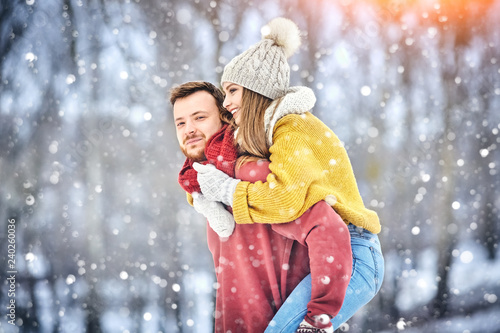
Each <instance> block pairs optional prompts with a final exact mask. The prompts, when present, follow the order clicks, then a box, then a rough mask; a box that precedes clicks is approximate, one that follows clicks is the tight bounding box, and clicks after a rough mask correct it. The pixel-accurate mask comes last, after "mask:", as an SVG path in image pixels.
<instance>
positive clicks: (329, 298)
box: [207, 162, 352, 333]
mask: <svg viewBox="0 0 500 333" xmlns="http://www.w3.org/2000/svg"><path fill="white" fill-rule="evenodd" d="M268 165H269V163H268V162H267V163H262V162H248V163H246V164H244V165H243V166H242V167H241V168H240V169H238V170H236V178H239V179H242V180H246V181H250V182H256V181H265V178H266V176H267V174H268V173H269V168H268ZM207 229H208V232H207V234H208V246H209V249H210V251H211V252H212V255H213V258H214V264H215V272H216V275H217V282H218V284H217V286H218V289H217V296H216V311H215V332H224V333H225V332H227V331H229V330H230V331H231V332H233V333H240V332H251V333H262V332H264V330H265V329H266V327H267V326H268V323H269V322H270V321H271V319H272V318H273V317H274V314H275V313H276V312H277V311H278V309H279V308H280V306H281V305H282V304H283V302H284V301H285V299H286V298H287V297H288V295H289V294H290V293H291V292H292V290H293V289H294V288H295V286H297V284H298V283H299V282H300V281H301V280H302V279H303V278H304V277H306V276H307V274H309V273H312V274H311V277H312V297H311V301H310V302H309V304H308V318H307V319H308V321H310V322H311V323H313V321H312V317H313V316H314V315H319V314H323V313H326V314H329V315H331V316H335V315H336V314H337V313H338V312H339V310H340V307H341V305H342V302H343V300H344V296H345V290H346V288H347V284H348V283H349V280H350V277H351V270H352V252H351V246H350V236H349V232H348V230H347V227H346V225H345V223H344V222H343V221H342V219H341V218H340V216H339V215H338V214H337V213H335V211H334V210H333V209H332V207H331V206H329V205H328V204H327V203H326V202H324V201H321V202H318V203H317V204H315V205H314V206H313V207H311V208H310V209H309V210H308V211H307V212H305V213H304V214H303V215H302V216H301V217H300V218H299V219H297V220H295V221H293V222H290V223H282V224H272V225H271V224H251V225H248V224H245V225H241V224H240V225H236V228H235V230H234V233H233V234H232V235H231V236H230V237H228V238H219V236H218V235H217V234H216V233H215V232H214V231H213V230H212V229H211V228H210V227H208V226H207Z"/></svg>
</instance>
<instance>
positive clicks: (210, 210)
mask: <svg viewBox="0 0 500 333" xmlns="http://www.w3.org/2000/svg"><path fill="white" fill-rule="evenodd" d="M193 207H194V209H196V211H197V212H198V213H200V214H202V215H203V216H205V217H206V218H207V220H208V224H209V225H210V227H211V228H212V229H213V231H215V232H216V233H217V235H219V237H229V236H231V234H232V233H233V231H234V226H235V223H234V218H233V215H232V214H231V213H230V212H228V211H227V210H226V208H225V207H224V205H223V204H222V203H220V202H217V201H209V200H207V199H206V198H204V197H203V195H201V194H199V193H196V192H195V193H193Z"/></svg>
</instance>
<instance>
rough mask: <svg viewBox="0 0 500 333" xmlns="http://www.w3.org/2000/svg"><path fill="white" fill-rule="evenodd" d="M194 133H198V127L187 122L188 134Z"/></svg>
mask: <svg viewBox="0 0 500 333" xmlns="http://www.w3.org/2000/svg"><path fill="white" fill-rule="evenodd" d="M194 132H196V127H195V126H194V124H193V123H192V122H190V121H188V122H186V134H187V135H190V134H193V133H194Z"/></svg>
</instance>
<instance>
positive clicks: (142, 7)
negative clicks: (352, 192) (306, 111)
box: [0, 0, 500, 333]
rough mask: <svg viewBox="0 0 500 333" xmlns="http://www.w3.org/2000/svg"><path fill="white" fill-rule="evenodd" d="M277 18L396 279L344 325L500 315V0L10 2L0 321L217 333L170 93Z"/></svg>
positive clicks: (1, 117)
mask: <svg viewBox="0 0 500 333" xmlns="http://www.w3.org/2000/svg"><path fill="white" fill-rule="evenodd" d="M276 16H286V17H289V18H291V19H293V20H294V21H296V22H297V24H298V25H299V27H300V28H301V30H302V31H303V32H304V33H305V38H304V43H303V45H302V47H301V51H300V53H298V54H297V55H294V56H293V57H292V58H291V59H290V64H291V68H292V84H294V85H298V84H300V85H306V86H309V87H310V88H312V89H313V90H314V91H315V93H316V94H317V98H318V102H317V104H316V107H315V109H314V111H313V112H314V113H315V114H316V115H317V116H318V117H320V118H321V119H322V120H323V121H324V122H325V123H326V124H327V125H328V126H330V127H331V128H332V129H333V130H334V132H336V133H337V135H338V136H339V137H340V138H341V140H343V141H344V142H345V145H346V148H347V150H348V153H349V155H350V157H351V160H352V163H353V167H354V169H355V174H356V176H357V179H358V182H359V186H360V190H361V193H362V196H363V198H364V200H365V203H366V205H367V206H369V207H371V208H372V209H374V210H376V211H377V212H378V213H379V215H380V218H381V221H382V225H383V230H382V232H381V234H380V238H381V242H382V248H383V251H384V256H385V259H386V276H385V280H384V284H383V286H382V290H381V292H380V293H379V294H378V296H377V297H376V298H375V299H374V300H373V301H372V302H371V303H370V304H369V305H367V306H365V307H364V308H363V309H362V310H361V311H359V312H358V314H356V316H355V317H354V318H352V319H351V320H350V321H349V322H348V323H347V324H345V325H344V326H343V327H342V328H341V329H340V330H339V331H343V332H411V333H417V332H457V333H473V332H474V333H489V332H492V333H493V332H500V300H499V299H498V297H499V296H500V250H499V247H498V244H499V236H500V217H499V216H500V174H499V173H500V134H499V132H500V1H499V0H481V1H466V0H453V1H452V0H441V1H438V0H421V1H409V0H408V1H403V0H394V1H375V0H373V1H368V0H366V1H361V0H360V1H354V0H307V1H306V0H281V1H272V0H253V1H252V0H243V1H237V0H219V1H215V0H212V1H209V0H120V1H115V0H106V1H104V0H87V1H84V0H43V1H42V0H1V1H0V184H1V185H0V277H1V281H0V315H1V317H0V332H9V333H10V332H43V333H45V332H71V333H79V332H120V333H136V332H169V333H170V332H174V333H175V332H197V333H204V332H207V333H210V332H212V310H213V306H214V305H213V301H214V300H213V297H214V289H213V284H214V274H213V267H212V266H213V262H212V258H211V255H210V253H209V252H208V249H207V246H206V240H205V238H206V237H205V228H206V226H205V222H204V221H203V219H202V218H201V217H200V216H199V215H198V214H196V213H195V212H194V210H193V209H192V208H191V207H190V206H189V205H188V204H187V203H186V201H185V195H184V193H183V192H182V190H181V189H180V187H179V186H178V185H177V181H176V179H177V173H178V171H179V169H180V167H181V164H182V162H183V156H182V154H181V153H180V151H179V149H178V145H177V141H176V138H175V128H174V126H173V121H172V110H171V107H170V105H169V103H168V91H169V89H170V88H171V87H172V86H173V85H175V84H178V83H182V82H185V81H189V80H208V81H211V82H214V83H217V82H219V78H220V75H221V72H222V68H223V66H224V65H225V64H226V63H227V62H228V61H229V60H230V59H231V58H232V57H234V56H235V55H237V54H239V53H240V52H241V51H243V50H245V49H247V48H248V47H249V46H250V45H251V44H253V43H255V42H257V41H258V40H259V38H260V27H261V26H262V25H263V24H265V23H267V22H268V21H269V20H270V19H271V18H274V17H276ZM9 219H11V220H9ZM12 219H13V220H15V233H13V232H12V231H11V230H12V228H11V229H9V227H8V225H9V224H11V223H9V221H13V220H12ZM9 230H10V231H11V232H10V233H9ZM12 235H14V236H15V245H16V247H15V249H16V253H15V270H16V271H17V273H16V274H15V278H16V284H15V298H12V297H10V296H9V288H10V283H9V280H7V278H8V277H9V276H10V274H9V273H8V272H10V271H11V270H12V267H9V259H12V257H11V258H9V255H13V254H12V253H11V252H9V248H8V246H7V245H8V241H9V240H11V239H12V237H13V236H12ZM9 237H10V238H9ZM12 299H15V302H16V303H15V304H16V309H15V315H16V321H15V323H16V326H13V325H11V324H9V323H8V320H9V317H8V316H7V314H8V313H9V309H7V306H8V305H9V304H10V303H9V302H10V301H11V300H12Z"/></svg>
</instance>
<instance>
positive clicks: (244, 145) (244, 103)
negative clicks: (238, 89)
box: [235, 87, 279, 165]
mask: <svg viewBox="0 0 500 333" xmlns="http://www.w3.org/2000/svg"><path fill="white" fill-rule="evenodd" d="M272 102H273V100H272V99H270V98H267V97H265V96H263V95H261V94H259V93H256V92H254V91H251V90H249V89H247V88H244V87H243V93H242V96H241V106H240V112H241V115H240V120H239V123H240V124H239V125H238V126H237V128H238V132H237V134H236V138H235V139H236V143H237V144H238V149H239V151H240V154H241V155H242V157H240V158H239V159H238V165H241V164H242V163H244V162H246V161H248V160H260V159H266V160H268V159H269V157H270V156H271V154H270V153H269V146H268V145H267V140H266V131H265V127H264V114H265V112H266V110H267V108H268V107H269V106H270V105H271V103H272ZM278 104H279V103H278Z"/></svg>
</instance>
